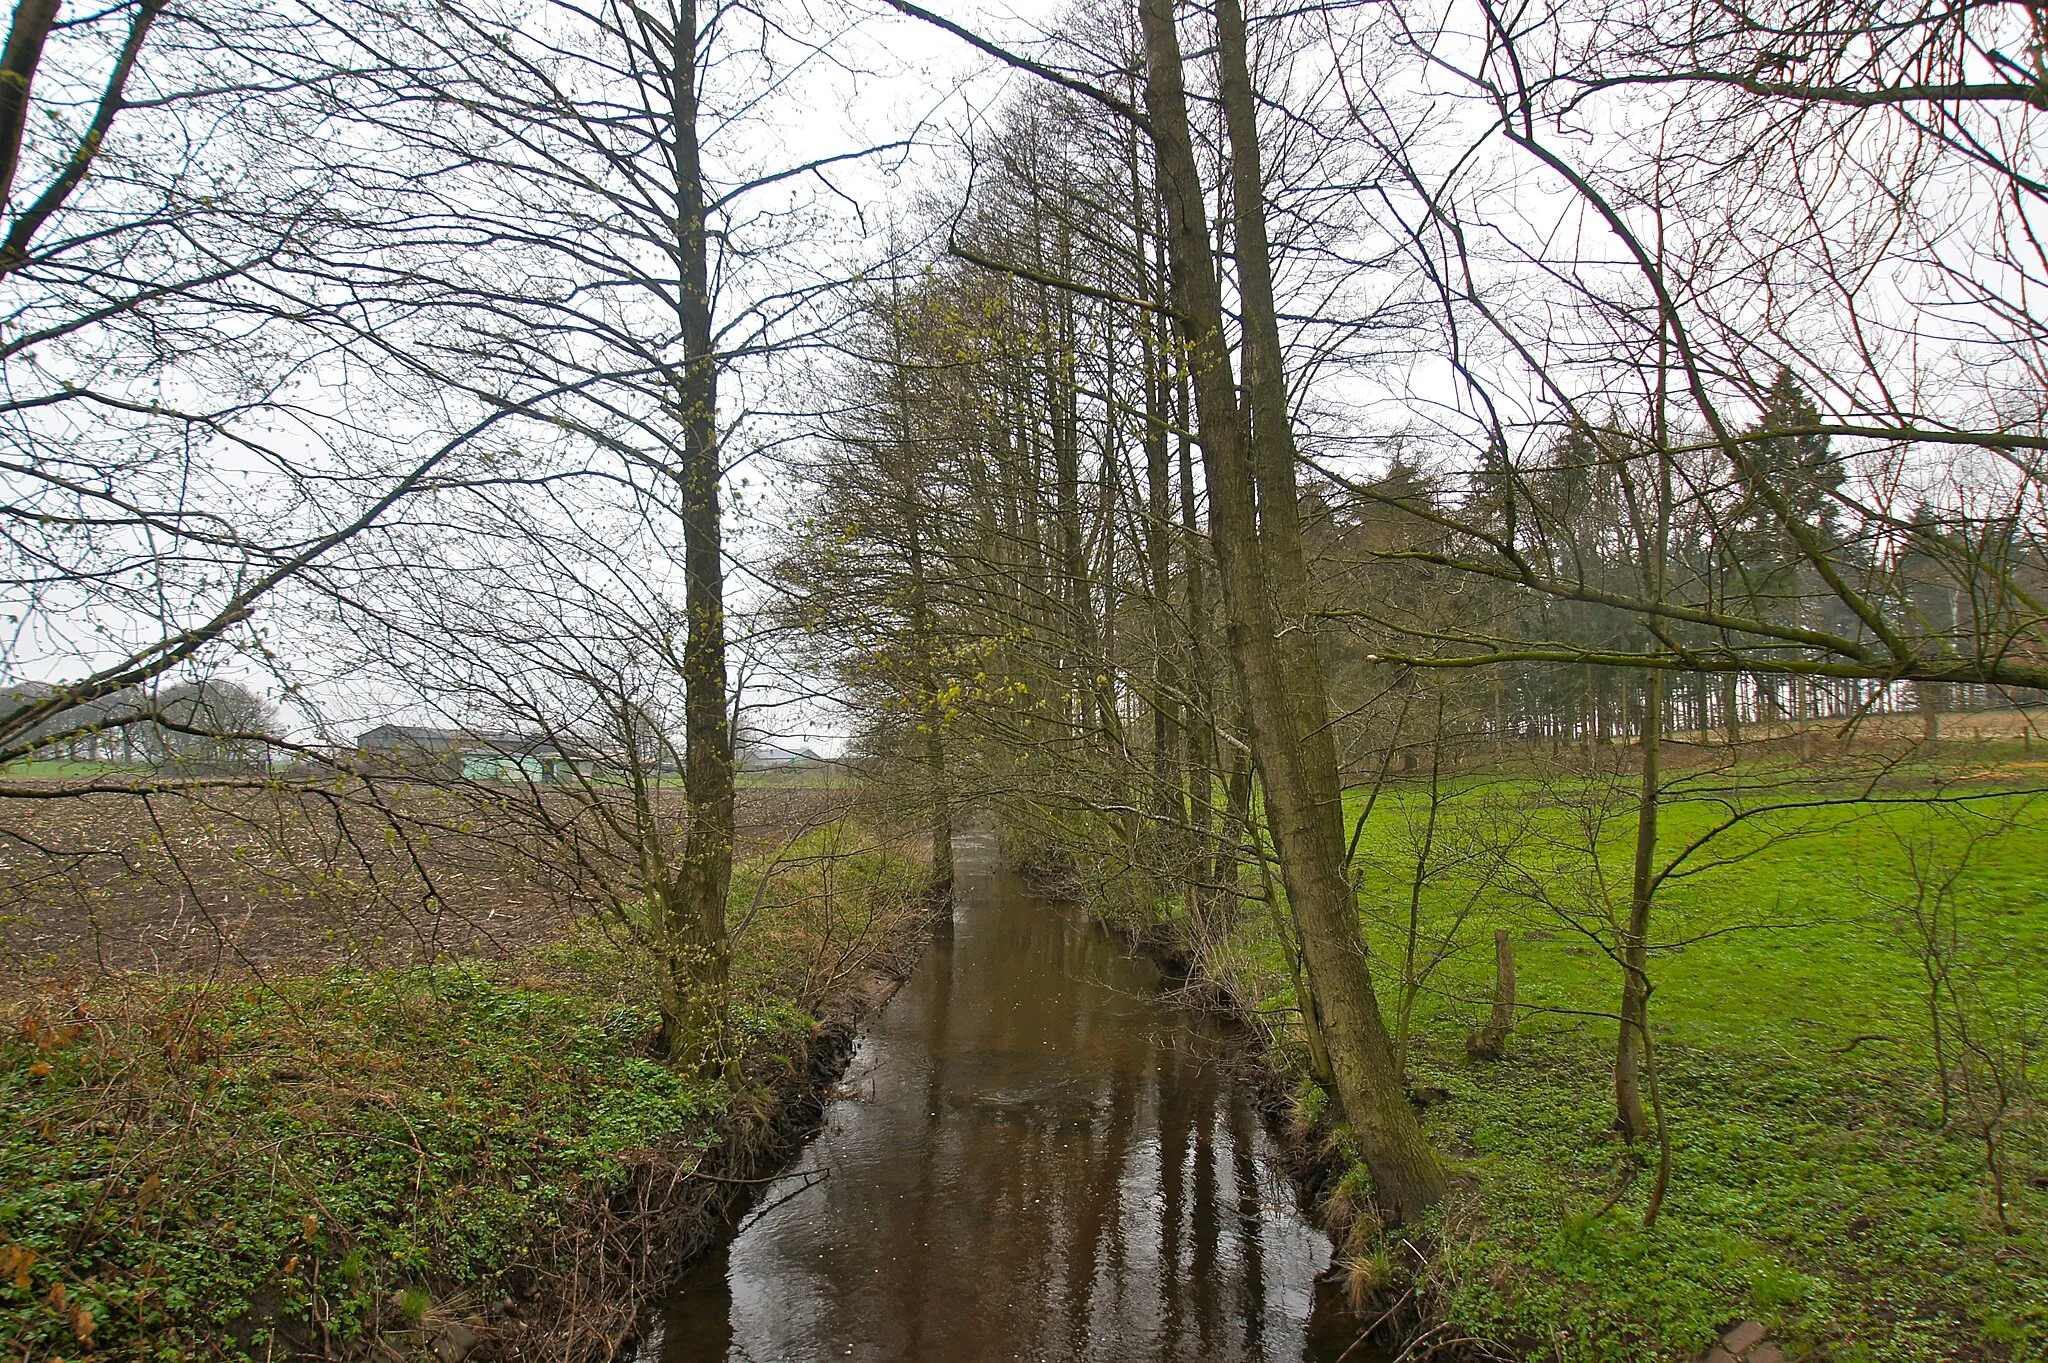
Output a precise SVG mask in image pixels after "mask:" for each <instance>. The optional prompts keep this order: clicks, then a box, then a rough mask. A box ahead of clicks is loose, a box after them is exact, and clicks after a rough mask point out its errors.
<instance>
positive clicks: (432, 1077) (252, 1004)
mask: <svg viewBox="0 0 2048 1363" xmlns="http://www.w3.org/2000/svg"><path fill="white" fill-rule="evenodd" d="M807 850H808V851H810V852H812V853H814V854H815V853H816V852H817V850H818V849H816V848H810V849H807ZM828 871H829V874H830V875H831V877H832V879H831V882H830V885H829V890H830V893H829V894H828V893H825V890H826V888H827V886H826V885H825V884H824V883H823V877H824V876H825V875H826V874H827V873H828ZM759 883H760V874H759V868H755V869H754V870H753V871H752V872H751V873H750V872H747V871H745V870H743V872H742V874H741V875H740V876H739V877H738V883H737V886H736V889H735V896H736V898H737V897H744V898H743V899H742V904H743V905H744V906H745V907H747V908H748V909H749V910H750V913H749V917H750V919H751V920H752V921H751V923H750V926H749V930H748V932H747V934H746V935H745V936H744V937H743V938H742V939H741V940H740V942H739V944H738V957H737V960H736V967H735V969H736V976H737V978H736V983H735V988H734V991H733V997H734V999H735V1005H734V1015H733V1020H734V1025H735V1029H736V1031H737V1033H738V1035H739V1037H740V1038H741V1041H742V1044H743V1049H744V1056H745V1058H744V1063H743V1065H742V1067H741V1068H742V1071H743V1077H742V1078H741V1079H739V1080H738V1081H737V1082H728V1081H725V1080H716V1081H714V1080H707V1079H702V1078H699V1077H698V1076H697V1075H696V1073H695V1070H694V1067H690V1066H679V1067H670V1066H667V1065H664V1064H662V1063H660V1062H659V1061H657V1060H656V1059H655V1058H654V1057H653V1056H652V1054H651V1051H650V1046H651V1043H652V1040H653V1037H654V1034H655V1030H656V1022H657V1019H656V1014H655V1011H654V1002H653V1001H654V998H655V993H654V988H653V984H652V979H651V975H650V971H649V968H648V963H647V962H646V961H644V960H641V959H638V958H637V957H636V956H635V955H634V954H633V953H632V952H631V951H629V950H627V949H625V948H623V947H621V946H620V945H618V944H617V943H615V942H613V941H611V940H608V939H607V938H606V937H605V936H604V935H603V934H602V933H600V932H598V931H596V930H595V929H585V930H581V931H578V932H576V933H574V934H572V936H571V937H570V938H569V939H568V940H565V941H560V942H556V943H553V944H550V945H546V946H542V947H538V948H532V949H529V950H526V951H524V952H522V953H520V954H519V955H517V956H516V957H514V958H512V959H507V960H499V961H465V962H454V963H450V964H445V965H439V966H435V967H418V968H410V969H393V970H374V971H372V970H327V971H323V972H319V973H313V974H304V975H291V974H282V973H271V974H268V975H267V976H266V977H264V978H256V977H241V978H236V979H234V980H232V981H228V980H224V979H214V980H210V981H206V982H193V983H180V982H168V983H166V982H162V981H154V980H141V979H130V980H126V981H122V980H110V981H105V982H103V983H101V984H99V985H98V986H96V987H95V988H94V989H92V990H90V991H88V992H86V993H83V994H78V995H73V996H68V997H65V998H62V999H57V998H44V999H41V1000H37V1001H34V1002H33V1003H31V1004H25V1005H23V1006H22V1007H20V1008H19V1009H17V1010H16V1012H15V1015H14V1016H12V1017H11V1018H9V1019H8V1035H7V1037H6V1039H5V1040H4V1042H0V1189H4V1191H0V1355H4V1356H6V1357H10V1358H28V1359H55V1358H65V1359H74V1360H76V1359H82V1358H93V1357H107V1358H150V1359H156V1358H163V1359H170V1358H179V1357H193V1358H207V1357H237V1356H241V1355H244V1354H246V1355H247V1356H251V1357H257V1358H263V1357H273V1356H290V1355H291V1354H292V1353H293V1352H296V1351H300V1350H308V1351H315V1352H320V1353H325V1354H329V1355H337V1356H351V1355H361V1356H365V1357H369V1356H377V1357H391V1356H393V1354H394V1353H395V1354H396V1355H398V1356H429V1355H430V1354H431V1353H432V1351H433V1350H434V1349H435V1347H436V1346H437V1345H438V1346H439V1347H440V1348H441V1349H442V1350H443V1351H444V1352H445V1351H447V1350H450V1349H459V1348H461V1347H465V1346H466V1345H467V1344H468V1343H469V1342H472V1341H475V1342H478V1343H480V1344H481V1345H482V1347H483V1348H484V1350H485V1356H489V1355H493V1354H495V1355H498V1356H507V1357H518V1356H540V1355H542V1354H547V1355H550V1356H556V1357H561V1356H571V1357H573V1356H576V1351H577V1350H578V1348H579V1347H582V1346H584V1345H587V1344H589V1343H593V1342H595V1341H597V1340H600V1339H603V1338H609V1337H615V1336H616V1334H617V1332H618V1330H619V1329H621V1328H622V1327H623V1326H624V1325H625V1324H627V1323H629V1322H630V1319H631V1313H632V1309H633V1307H634V1305H635V1304H636V1294H639V1293H641V1292H644V1290H645V1289H646V1288H647V1287H648V1286H649V1275H650V1274H652V1273H655V1272H657V1271H658V1270H659V1269H660V1268H661V1267H663V1266H662V1265H658V1264H655V1265H649V1264H642V1263H636V1262H633V1260H634V1259H635V1256H636V1255H641V1254H645V1253H648V1252H652V1249H651V1247H650V1246H649V1245H648V1243H647V1241H648V1238H649V1237H648V1235H647V1233H646V1232H648V1231H649V1230H650V1229H654V1228H656V1227H657V1224H659V1226H660V1227H661V1228H662V1229H663V1233H664V1236H666V1235H667V1234H668V1233H670V1232H673V1231H674V1230H675V1229H676V1227H675V1226H674V1225H673V1224H672V1223H673V1218H674V1212H675V1209H676V1208H677V1207H678V1206H680V1205H682V1204H684V1203H690V1205H692V1206H695V1207H698V1208H700V1209H703V1208H712V1207H714V1206H715V1205H716V1204H719V1203H721V1202H722V1200H723V1197H722V1195H718V1194H717V1190H718V1189H719V1188H723V1187H725V1186H727V1185H721V1184H715V1183H713V1182H712V1181H711V1180H708V1179H697V1180H693V1179H692V1177H691V1175H692V1173H693V1172H694V1171H697V1170H698V1169H699V1167H700V1165H704V1166H705V1167H706V1168H708V1169H710V1170H713V1171H718V1170H724V1171H726V1172H727V1173H730V1172H731V1167H732V1160H733V1159H734V1157H735V1152H736V1151H737V1152H740V1153H741V1154H742V1155H744V1153H745V1151H746V1150H747V1149H748V1148H750V1145H749V1143H750V1142H753V1143H757V1144H758V1143H761V1142H764V1141H766V1140H767V1134H768V1133H769V1132H770V1131H771V1130H772V1128H773V1127H774V1126H775V1124H776V1113H775V1108H776V1106H777V1104H778V1103H780V1102H785V1101H787V1099H788V1097H789V1095H790V1094H791V1093H792V1092H798V1091H801V1090H802V1088H803V1087H804V1086H805V1085H806V1084H807V1083H808V1082H809V1081H810V1078H811V1076H810V1075H809V1074H808V1072H807V1066H808V1065H809V1063H810V1052H811V1050H812V1043H813V1037H814V1035H815V1032H816V1028H817V1024H818V1021H819V1016H820V1014H821V1013H824V1012H827V1011H830V1010H832V1009H834V1008H835V1007H837V1008H844V1007H846V1006H847V1004H846V998H847V994H848V991H849V989H850V988H851V987H853V986H854V985H856V984H857V983H858V982H859V980H860V978H861V976H862V975H863V973H864V972H866V971H868V970H870V969H871V968H872V967H873V966H874V965H875V964H876V963H877V962H881V961H886V960H888V959H889V958H891V957H892V956H900V955H901V954H902V953H903V951H904V949H905V947H906V945H908V944H909V943H911V942H913V941H914V940H915V939H916V937H917V935H918V934H917V932H916V929H917V926H918V925H919V923H920V922H921V921H922V911H921V906H920V904H919V895H918V892H919V889H920V880H919V876H918V873H917V871H916V869H915V868H914V867H912V866H910V865H909V864H908V863H907V862H905V861H903V860H901V859H899V858H897V857H894V856H892V855H888V854H885V853H878V852H866V853H860V854H857V855H854V856H851V857H847V858H841V859H838V860H835V861H832V862H829V863H827V862H819V861H811V862H808V863H807V864H806V865H805V866H804V867H803V868H802V869H800V870H795V871H785V872H783V873H781V874H780V875H779V876H778V878H777V880H776V881H775V882H774V884H773V885H772V886H771V888H770V889H769V890H768V892H766V893H763V894H759V895H757V894H756V890H757V888H758V887H759ZM778 1090H779V1092H778ZM706 1161H709V1163H708V1164H707V1163H706ZM741 1172H742V1173H745V1172H750V1171H749V1170H742V1171H741ZM698 1194H703V1195H698ZM693 1197H694V1202H693V1201H692V1198H693ZM684 1229H686V1230H687V1229H689V1228H687V1227H686V1228H684ZM696 1229H697V1230H698V1232H699V1233H701V1231H702V1230H703V1229H706V1228H705V1227H698V1228H696Z"/></svg>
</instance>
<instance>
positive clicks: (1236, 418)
mask: <svg viewBox="0 0 2048 1363" xmlns="http://www.w3.org/2000/svg"><path fill="white" fill-rule="evenodd" d="M1139 15H1140V20H1141V22H1142V24H1143V28H1144V36H1145V48H1146V56H1147V80H1146V89H1145V102H1146V108H1147V111H1148V113H1149V115H1150V121H1151V124H1152V132H1153V137H1154V141H1155V144H1156V146H1157V148H1158V153H1159V167H1160V179H1161V192H1162V194H1163V196H1164V198H1165V201H1166V208H1167V222H1168V245H1169V254H1170V258H1171V261H1172V273H1173V297H1174V305H1175V312H1176V313H1177V314H1178V317H1179V321H1180V325H1181V329H1182V331H1181V334H1182V339H1183V342H1184V344H1185V346H1186V349H1187V352H1188V356H1187V362H1188V368H1189V371H1190V374H1191V377H1192V378H1193V381H1194V390H1195V409H1196V424H1197V428H1198V430H1199V432H1200V439H1201V443H1202V459H1203V466H1204V470H1205V472H1206V474H1207V477H1208V484H1209V506H1210V522H1209V523H1210V534H1211V538H1212V539H1213V540H1214V542H1215V547H1216V558H1217V566H1218V572H1219V576H1220V577H1221V579H1222V586H1223V594H1224V603H1225V608H1226V611H1227V618H1228V636H1229V641H1230V647H1231V651H1232V654H1233V656H1234V659H1235V661H1236V662H1237V664H1238V668H1239V671H1240V673H1241V675H1242V678H1243V680H1244V684H1245V688H1246V702H1247V710H1248V712H1249V713H1250V715H1251V719H1252V742H1253V752H1254V754H1255V757H1256V759H1257V761H1258V765H1259V771H1260V776H1261V784H1262V787H1263V789H1264V791H1265V795H1266V814H1267V820H1268V824H1269V826H1270V827H1271V829H1272V832H1273V839H1274V847H1275V851H1276V852H1277V854H1278V856H1279V860H1280V870H1281V878H1282V881H1283V884H1284V886H1285V889H1286V892H1287V899H1288V904H1289V907H1290V909H1291V910H1292V913H1293V917H1294V920H1295V923H1296V926H1297V928H1298V930H1299V932H1300V936H1301V949H1302V957H1303V963H1304V965H1305V967H1306V969H1307V972H1308V975H1309V982H1310V985H1311V988H1312V989H1313V991H1314V994H1315V998H1316V1004H1317V1007H1318V1009H1319V1011H1320V1013H1321V1015H1322V1018H1323V1021H1324V1024H1325V1027H1326V1039H1327V1041H1328V1043H1329V1047H1330V1065H1331V1069H1332V1072H1333V1073H1334V1075H1335V1078H1336V1083H1337V1095H1336V1096H1337V1098H1338V1101H1339V1102H1340V1103H1341V1104H1342V1106H1343V1109H1344V1115H1345V1117H1346V1118H1347V1119H1348V1120H1349V1121H1350V1123H1351V1127H1352V1130H1353V1132H1354V1134H1355V1136H1356V1138H1357V1141H1358V1145H1359V1153H1360V1155H1361V1157H1362V1158H1363V1160H1364V1162H1365V1165H1366V1167H1367V1170H1368V1171H1369V1172H1370V1174H1371V1176H1372V1180H1373V1189H1374V1193H1375V1197H1376V1199H1377V1201H1378V1203H1379V1205H1380V1207H1381V1209H1382V1211H1383V1212H1384V1213H1385V1214H1386V1215H1387V1216H1388V1217H1389V1218H1390V1219H1392V1220H1397V1221H1406V1220H1413V1219H1415V1218H1416V1217H1418V1216H1420V1215H1421V1214H1422V1213H1423V1212H1424V1211H1426V1210H1427V1209H1428V1208H1429V1207H1430V1206H1431V1205H1433V1204H1434V1203H1435V1202H1437V1201H1438V1200H1440V1199H1441V1197H1442V1196H1443V1192H1444V1176H1443V1171H1442V1168H1441V1167H1440V1166H1439V1165H1438V1163H1437V1160H1436V1156H1435V1154H1434V1152H1433V1151H1431V1149H1430V1148H1429V1144H1428V1142H1427V1141H1426V1140H1425V1139H1424V1138H1423V1135H1422V1128H1421V1125H1420V1123H1419V1122H1418V1121H1417V1120H1416V1116H1415V1111H1414V1109H1413V1108H1412V1107H1410V1106H1409V1103H1408V1100H1407V1096H1406V1095H1405V1094H1404V1093H1403V1092H1402V1090H1401V1086H1400V1082H1399V1077H1398V1070H1397V1067H1396V1065H1395V1062H1394V1053H1393V1046H1392V1042H1391V1040H1390V1038H1389V1037H1388V1035H1387V1028H1386V1023H1385V1020H1384V1019H1383V1018H1382V1016H1381V1014H1380V1010H1379V1003H1378V1000H1377V999H1376V998H1375V997H1374V995H1373V989H1372V977H1371V974H1370V971H1369V969H1368V967H1367V964H1366V958H1365V944H1364V940H1363V936H1362V934H1361V932H1360V930H1359V923H1358V907H1357V901H1356V899H1355V898H1354V896H1353V893H1352V889H1351V885H1350V882H1349V880H1348V878H1347V877H1346V875H1345V873H1344V844H1343V835H1342V822H1341V814H1342V811H1341V806H1340V792H1339V786H1338V781H1337V768H1336V751H1335V746H1334V743H1333V740H1332V738H1331V735H1330V730H1329V725H1328V723H1327V718H1328V714H1327V709H1328V707H1327V703H1326V700H1325V696H1324V692H1323V684H1322V674H1321V668H1320V663H1319V661H1318V660H1317V657H1316V652H1315V643H1314V639H1313V637H1312V636H1311V635H1310V634H1309V633H1308V632H1307V631H1306V630H1305V629H1304V628H1302V626H1303V625H1304V624H1305V623H1306V620H1305V612H1304V611H1303V609H1302V607H1303V605H1304V601H1303V595H1304V590H1305V574H1304V573H1303V570H1302V566H1301V565H1302V561H1303V559H1302V549H1301V536H1300V526H1299V523H1298V521H1297V520H1296V509H1295V493H1294V468H1293V451H1292V449H1291V442H1292V436H1291V429H1290V426H1289V420H1288V413H1287V410H1286V393H1285V387H1284V382H1283V381H1282V378H1281V375H1280V364H1279V353H1278V344H1277V342H1278V329H1277V323H1276V321H1275V319H1274V316H1273V311H1272V307H1273V304H1272V289H1271V279H1270V273H1269V264H1268V261H1267V259H1266V255H1265V216H1264V204H1263V195H1262V192H1261V190H1260V185H1259V174H1260V172H1259V163H1258V147H1257V137H1256V131H1255V127H1254V118H1255V109H1254V106H1253V103H1252V92H1251V89H1250V83H1249V79H1248V76H1247V74H1246V70H1245V64H1244V24H1243V16H1242V14H1241V12H1240V11H1239V10H1238V8H1237V6H1236V4H1235V0H1223V3H1222V4H1220V5H1219V6H1218V13H1217V19H1218V30H1219V38H1220V40H1221V44H1222V55H1223V73H1224V104H1225V110H1226V115H1227V119H1228V123H1229V126H1230V133H1231V145H1232V149H1233V153H1234V154H1233V163H1234V164H1233V180H1234V183H1233V186H1232V195H1233V199H1234V201H1235V203H1236V206H1237V212H1236V215H1235V221H1236V227H1237V238H1238V240H1237V245H1238V262H1239V279H1238V285H1239V291H1240V296H1241V298H1242V301H1243V304H1244V314H1245V328H1246V332H1247V368H1248V371H1249V373H1248V379H1249V385H1248V386H1249V388H1250V391H1251V397H1252V403H1253V422H1254V424H1255V426H1256V427H1257V429H1258V431H1259V433H1260V436H1261V438H1262V440H1261V443H1262V446H1263V448H1262V449H1261V450H1260V451H1258V454H1257V462H1256V466H1255V464H1254V453H1253V451H1252V450H1250V449H1249V448H1248V447H1247V442H1246V439H1245V422H1244V415H1243V413H1242V412H1240V410H1239V409H1238V405H1237V393H1236V385H1235V384H1234V383H1233V382H1232V378H1231V371H1230V360H1229V356H1228V354H1227V352H1226V350H1225V348H1224V335H1225V333H1224V324H1223V323H1224V318H1223V304H1222V294H1221V289H1220V286H1219V284H1218V281H1217V278H1216V273H1215V258H1214V255H1213V253H1212V249H1211V245H1210V240H1209V228H1208V213H1207V207H1206V205H1205V204H1204V202H1203V199H1202V190H1201V181H1200V178H1199V173H1198V170H1197V166H1196V162H1195V157H1194V149H1193V144H1192V139H1191V137H1190V135H1189V131H1188V116H1187V94H1186V89H1185V85H1184V81H1183V74H1182V66H1181V54H1180V42H1179V34H1178V31H1177V29H1176V26H1175V23H1174V17H1173V9H1172V0H1141V3H1140V7H1139ZM1259 295H1263V296H1259ZM1255 489H1256V493H1257V498H1258V500H1257V503H1256V506H1258V507H1260V508H1263V509H1265V510H1266V511H1268V512H1270V514H1271V520H1270V522H1269V523H1268V524H1267V525H1263V526H1262V524H1261V522H1260V519H1259V512H1258V510H1255V501H1254V496H1255ZM1269 566H1270V568H1271V569H1272V571H1270V572H1269ZM1283 629H1284V630H1285V637H1284V638H1283Z"/></svg>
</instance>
